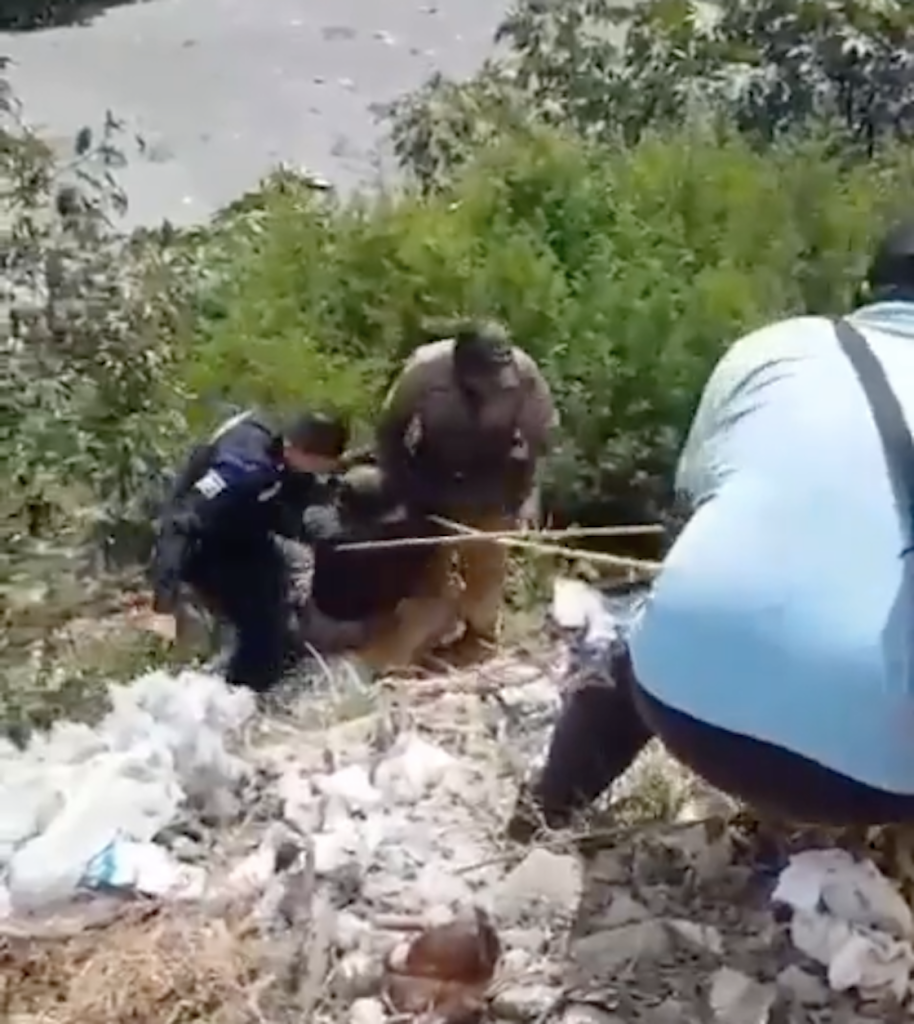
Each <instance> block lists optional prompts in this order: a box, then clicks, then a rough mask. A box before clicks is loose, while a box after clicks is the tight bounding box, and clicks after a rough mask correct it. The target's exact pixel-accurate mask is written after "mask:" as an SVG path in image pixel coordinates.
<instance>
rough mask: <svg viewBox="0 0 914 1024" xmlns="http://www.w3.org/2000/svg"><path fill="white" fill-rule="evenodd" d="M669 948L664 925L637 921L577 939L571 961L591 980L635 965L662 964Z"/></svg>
mask: <svg viewBox="0 0 914 1024" xmlns="http://www.w3.org/2000/svg"><path fill="white" fill-rule="evenodd" d="M670 945H671V942H670V933H669V931H668V930H667V928H666V926H665V925H664V924H663V923H662V922H660V921H656V920H649V921H637V922H634V923H632V924H626V925H622V927H621V928H612V929H610V930H608V931H601V932H595V933H594V934H593V935H587V936H585V937H584V938H581V939H577V940H576V941H575V942H573V943H572V947H571V959H572V961H573V963H574V965H575V968H576V970H577V971H578V972H579V973H581V974H583V975H585V976H587V977H588V978H598V977H606V976H607V975H610V974H614V973H615V972H616V971H617V970H618V969H619V968H620V967H623V966H625V965H626V964H630V963H634V962H635V961H644V960H659V959H660V958H662V957H663V956H664V955H665V954H666V953H668V952H669V950H670Z"/></svg>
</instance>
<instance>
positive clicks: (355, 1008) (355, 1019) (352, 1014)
mask: <svg viewBox="0 0 914 1024" xmlns="http://www.w3.org/2000/svg"><path fill="white" fill-rule="evenodd" d="M386 1020H387V1012H386V1011H385V1009H384V1004H383V1003H382V1002H381V1000H380V999H372V998H365V999H356V1001H355V1002H354V1003H353V1004H352V1006H350V1007H349V1024H384V1022H385V1021H386Z"/></svg>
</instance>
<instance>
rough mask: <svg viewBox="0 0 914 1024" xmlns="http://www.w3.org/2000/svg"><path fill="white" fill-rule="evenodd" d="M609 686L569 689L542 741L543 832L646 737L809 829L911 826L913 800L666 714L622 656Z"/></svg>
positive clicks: (595, 791)
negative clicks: (544, 756) (545, 740)
mask: <svg viewBox="0 0 914 1024" xmlns="http://www.w3.org/2000/svg"><path fill="white" fill-rule="evenodd" d="M613 675H614V678H615V685H614V686H610V685H608V684H594V685H589V686H584V687H582V688H581V689H578V690H575V691H573V692H572V693H571V694H570V695H569V697H568V700H567V703H566V705H565V707H564V709H563V712H562V714H561V716H560V718H559V721H558V723H557V724H556V727H555V730H554V732H553V735H552V740H551V744H550V748H549V754H548V758H547V761H546V766H545V768H544V770H543V773H542V776H541V777H540V779H539V780H538V782H537V785H536V787H535V791H534V796H535V799H536V802H537V804H538V806H539V808H540V810H541V812H542V814H543V816H544V818H545V819H546V821H547V823H548V824H549V825H551V826H552V827H561V826H562V825H565V824H566V823H567V822H568V819H569V815H570V813H571V812H573V811H575V810H582V809H583V808H585V807H586V806H587V805H588V804H590V803H591V802H592V801H593V800H595V799H596V798H597V797H598V796H599V795H600V794H601V793H602V792H603V791H604V790H606V789H607V788H608V787H609V786H610V784H611V783H612V782H613V781H614V780H615V779H616V778H618V777H619V776H620V775H621V774H622V773H623V772H624V771H625V769H626V768H628V767H629V765H631V763H632V762H633V761H634V759H635V758H636V757H637V755H638V754H639V753H640V751H641V750H642V749H643V748H644V746H645V745H646V744H647V742H648V741H649V740H650V739H651V737H652V736H656V737H658V738H659V739H660V740H661V741H662V742H663V744H664V746H665V747H666V748H667V749H668V750H669V752H670V753H671V754H672V755H673V756H674V757H675V758H676V759H677V760H679V761H681V762H682V763H683V764H684V765H686V766H687V767H689V768H691V769H692V771H694V772H695V773H696V774H697V775H699V776H701V777H702V778H703V779H704V780H705V781H706V782H708V783H710V784H711V785H712V786H714V787H715V788H717V789H719V790H722V791H723V792H725V793H728V794H730V795H731V796H733V797H736V798H737V799H739V800H742V801H744V802H745V803H747V804H749V805H750V806H752V807H754V808H756V809H757V810H759V811H761V812H762V813H765V814H769V815H772V816H776V817H780V818H784V819H787V820H790V821H795V822H799V823H802V824H809V825H838V826H842V825H881V824H890V823H897V822H904V821H911V820H914V797H911V796H899V795H897V794H894V793H888V792H884V791H882V790H879V789H874V788H872V787H870V786H865V785H863V784H862V783H859V782H855V781H854V780H853V779H849V778H847V777H846V776H843V775H840V774H838V773H837V772H833V771H830V770H829V769H827V768H823V767H822V766H821V765H819V764H816V763H815V762H814V761H810V760H808V759H806V758H804V757H801V756H800V755H798V754H794V753H791V752H790V751H787V750H784V749H782V748H780V747H777V746H774V745H773V744H771V743H765V742H763V741H761V740H756V739H751V738H749V737H747V736H741V735H738V734H737V733H732V732H728V731H726V730H724V729H718V728H717V727H715V726H711V725H707V724H705V723H704V722H700V721H698V720H697V719H695V718H692V717H690V716H689V715H685V714H683V713H682V712H680V711H675V710H674V709H673V708H671V707H669V706H668V705H666V704H663V703H661V702H660V701H658V700H656V699H655V698H653V697H651V696H650V695H649V694H648V693H646V692H645V690H644V689H643V688H642V687H641V686H640V685H639V684H638V682H637V680H636V679H635V677H634V673H633V672H632V667H631V662H630V660H629V658H628V654H627V652H623V653H620V654H619V655H618V657H617V658H616V659H615V661H614V665H613Z"/></svg>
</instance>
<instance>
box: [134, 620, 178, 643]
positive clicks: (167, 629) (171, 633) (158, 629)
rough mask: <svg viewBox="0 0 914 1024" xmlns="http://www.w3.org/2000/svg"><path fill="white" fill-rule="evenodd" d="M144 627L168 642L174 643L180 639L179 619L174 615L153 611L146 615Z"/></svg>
mask: <svg viewBox="0 0 914 1024" xmlns="http://www.w3.org/2000/svg"><path fill="white" fill-rule="evenodd" d="M142 627H143V629H145V630H146V631H147V632H149V633H155V635H156V636H158V637H160V638H161V639H162V640H164V641H165V642H166V643H169V644H173V643H174V642H175V641H176V640H177V639H178V620H177V619H176V618H175V616H174V615H156V614H155V613H154V612H153V613H152V614H150V615H148V616H145V617H144V619H143V623H142Z"/></svg>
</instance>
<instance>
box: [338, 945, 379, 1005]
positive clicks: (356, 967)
mask: <svg viewBox="0 0 914 1024" xmlns="http://www.w3.org/2000/svg"><path fill="white" fill-rule="evenodd" d="M383 979H384V962H383V960H382V959H381V958H380V957H376V956H371V955H370V954H368V953H363V952H362V951H361V950H357V951H356V952H354V953H347V954H346V956H344V957H343V958H342V960H340V962H339V963H338V964H337V966H336V970H335V971H334V973H333V979H332V982H331V990H332V992H333V994H334V995H335V996H337V997H338V998H340V999H344V1000H345V1001H346V1002H347V1003H348V1002H352V1001H353V1000H356V999H364V998H367V997H368V996H374V995H377V994H378V993H379V992H380V991H381V984H382V982H383Z"/></svg>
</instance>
